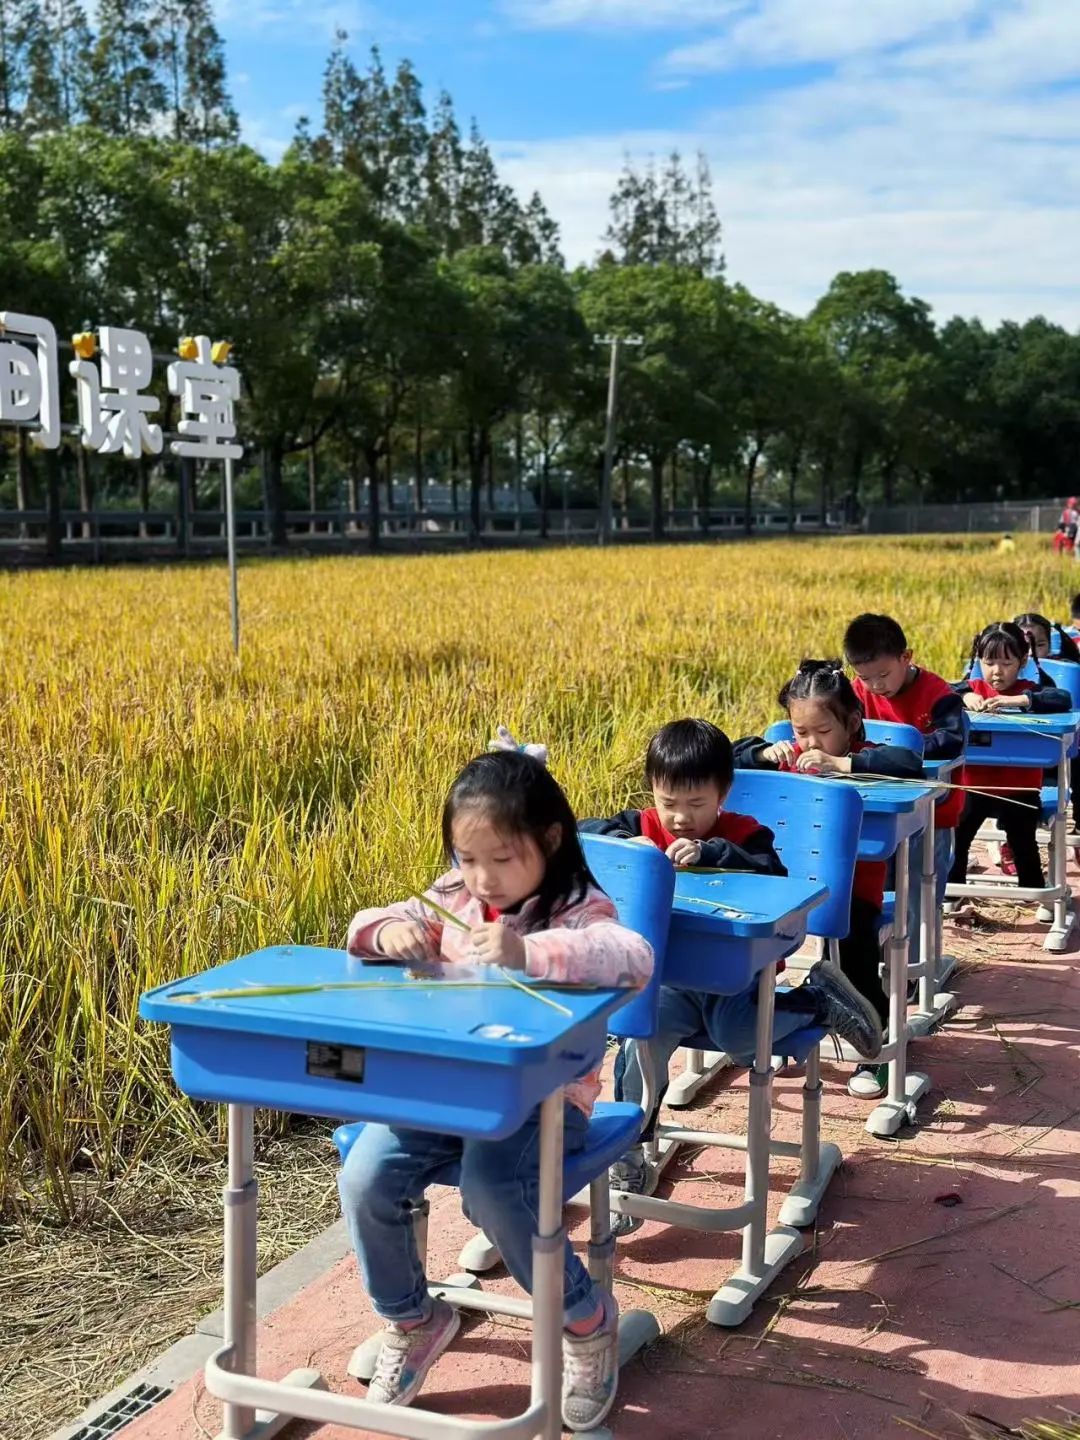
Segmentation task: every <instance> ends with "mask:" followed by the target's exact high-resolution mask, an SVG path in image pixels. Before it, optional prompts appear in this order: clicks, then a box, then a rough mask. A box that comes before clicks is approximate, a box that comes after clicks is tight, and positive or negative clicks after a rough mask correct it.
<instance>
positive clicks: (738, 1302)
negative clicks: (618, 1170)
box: [707, 965, 802, 1326]
mask: <svg viewBox="0 0 1080 1440" xmlns="http://www.w3.org/2000/svg"><path fill="white" fill-rule="evenodd" d="M775 994H776V966H775V965H767V966H766V967H765V969H764V970H762V972H761V974H760V975H759V977H758V1009H757V1036H756V1049H755V1055H754V1066H753V1069H752V1070H751V1071H750V1106H749V1114H748V1116H747V1125H746V1205H747V1207H748V1208H749V1210H750V1215H749V1219H748V1220H747V1224H746V1227H745V1229H744V1230H743V1254H742V1266H741V1267H740V1268H739V1269H738V1270H736V1272H735V1274H734V1275H732V1276H731V1277H730V1279H729V1280H728V1281H727V1282H726V1283H725V1284H724V1285H723V1286H721V1288H720V1289H719V1290H718V1291H717V1292H716V1294H715V1295H714V1296H713V1298H712V1300H711V1301H710V1302H709V1308H708V1312H707V1315H708V1319H709V1320H710V1321H711V1322H712V1324H714V1325H726V1326H730V1325H741V1324H742V1322H743V1321H744V1320H745V1319H746V1318H747V1316H748V1315H749V1314H750V1311H751V1310H752V1309H753V1306H754V1302H755V1301H756V1300H757V1298H758V1297H759V1296H760V1295H762V1294H763V1293H764V1292H765V1290H767V1289H768V1287H769V1286H770V1285H771V1284H772V1282H773V1280H774V1279H775V1278H776V1276H777V1275H778V1274H779V1272H780V1271H781V1270H782V1269H783V1268H784V1266H785V1265H787V1264H788V1263H789V1262H790V1261H791V1260H793V1259H794V1257H795V1256H796V1255H798V1254H799V1252H800V1251H801V1250H802V1236H801V1235H800V1234H799V1232H798V1230H794V1229H792V1228H791V1227H790V1226H786V1225H781V1226H778V1227H777V1229H775V1230H773V1231H771V1232H769V1233H766V1229H765V1225H766V1221H767V1218H768V1213H767V1207H768V1203H769V1140H770V1132H771V1129H772V1078H773V1070H772V1050H773V1002H774V999H775Z"/></svg>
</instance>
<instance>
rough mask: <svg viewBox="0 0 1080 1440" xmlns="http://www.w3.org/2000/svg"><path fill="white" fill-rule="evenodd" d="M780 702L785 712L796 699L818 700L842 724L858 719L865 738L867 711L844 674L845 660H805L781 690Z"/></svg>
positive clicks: (859, 732) (860, 732)
mask: <svg viewBox="0 0 1080 1440" xmlns="http://www.w3.org/2000/svg"><path fill="white" fill-rule="evenodd" d="M779 699H780V704H781V705H782V706H783V707H784V709H785V710H788V709H790V706H791V702H792V700H818V701H820V702H821V704H823V705H827V706H828V707H829V709H830V710H831V711H832V712H833V714H834V715H835V716H836V718H837V719H838V720H839V721H840V723H841V724H842V725H847V724H848V723H849V722H850V721H851V719H852V717H853V716H857V717H858V720H859V730H858V732H857V733H858V736H859V738H861V735H862V719H863V709H862V706H861V705H860V704H859V699H858V696H857V695H856V694H855V691H854V689H853V688H852V684H851V681H850V680H849V679H848V677H847V676H846V675H845V674H844V665H843V661H841V660H803V661H802V663H801V664H800V665H799V668H798V670H797V671H796V672H795V674H794V675H793V676H792V678H791V679H790V680H789V681H788V682H787V684H786V685H785V686H784V688H783V689H782V690H781V691H780V696H779Z"/></svg>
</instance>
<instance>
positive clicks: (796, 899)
mask: <svg viewBox="0 0 1080 1440" xmlns="http://www.w3.org/2000/svg"><path fill="white" fill-rule="evenodd" d="M828 893H829V892H828V888H827V886H825V885H819V884H817V883H816V882H815V881H813V880H796V879H792V878H791V877H790V876H784V875H741V874H724V875H695V874H693V873H692V872H690V871H687V870H677V871H676V872H675V899H674V902H673V904H672V923H673V924H675V923H676V922H677V924H678V927H679V929H681V930H692V929H707V930H708V931H709V932H710V933H711V934H713V935H716V936H718V937H722V938H724V939H729V940H742V939H746V940H753V939H757V938H758V937H760V936H770V935H775V934H776V933H777V932H778V931H781V930H788V929H790V928H791V926H792V924H793V923H794V922H797V921H798V920H800V919H801V918H802V917H803V916H804V915H806V914H807V913H808V912H809V911H811V910H812V909H813V908H814V906H815V905H817V904H818V903H819V902H820V901H821V900H824V898H825V896H826V895H827V894H828ZM669 943H670V942H669Z"/></svg>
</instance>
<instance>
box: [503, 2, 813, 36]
mask: <svg viewBox="0 0 1080 1440" xmlns="http://www.w3.org/2000/svg"><path fill="white" fill-rule="evenodd" d="M751 3H752V0H501V5H500V8H501V9H502V11H503V12H504V13H505V14H506V15H508V16H509V17H510V19H512V20H516V21H517V22H518V23H519V24H521V25H526V26H529V27H532V28H535V29H538V30H569V29H578V28H601V27H607V26H618V27H620V28H625V27H628V26H632V27H634V28H635V29H642V30H650V29H662V28H664V27H667V26H672V25H675V26H690V25H693V26H697V25H708V24H712V23H714V22H715V21H717V20H722V19H724V18H725V17H726V16H728V15H732V14H735V13H737V12H738V11H740V10H746V9H748V8H749V7H750V5H751ZM807 3H814V0H807Z"/></svg>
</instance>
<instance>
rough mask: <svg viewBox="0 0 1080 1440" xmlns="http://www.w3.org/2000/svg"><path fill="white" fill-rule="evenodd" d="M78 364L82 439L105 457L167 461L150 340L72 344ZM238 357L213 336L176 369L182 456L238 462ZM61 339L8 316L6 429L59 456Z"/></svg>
mask: <svg viewBox="0 0 1080 1440" xmlns="http://www.w3.org/2000/svg"><path fill="white" fill-rule="evenodd" d="M72 347H73V349H74V351H75V357H76V358H75V359H74V360H72V361H71V363H70V364H69V366H68V374H69V375H70V376H71V378H72V379H73V380H74V381H75V387H76V398H77V401H78V417H79V438H80V440H81V441H82V443H83V445H84V447H85V448H86V449H88V450H94V451H97V452H98V454H101V455H120V454H123V455H125V456H126V457H127V458H128V459H129V460H137V459H138V458H139V457H140V456H141V455H160V454H161V452H162V449H163V448H164V436H163V434H162V430H161V426H160V425H159V424H157V423H156V422H155V421H154V420H153V418H152V417H153V416H155V415H156V414H157V412H158V410H159V409H160V402H159V401H158V399H157V398H156V396H153V395H148V394H145V393H144V392H145V391H146V390H147V389H148V387H149V385H150V383H151V380H152V379H153V372H154V357H153V352H152V351H151V348H150V342H149V340H148V339H147V337H146V336H145V334H143V332H142V331H141V330H125V329H121V328H119V327H118V326H115V325H103V326H102V327H101V329H100V331H99V332H98V334H97V336H95V335H93V334H92V333H90V332H86V333H84V334H81V335H76V336H74V337H73V338H72ZM229 349H230V347H229V346H228V345H227V344H225V343H224V342H223V341H219V342H218V343H217V344H215V345H212V344H211V342H210V340H209V339H208V337H207V336H205V335H198V336H195V337H185V338H184V339H183V340H182V341H181V342H180V345H179V346H178V347H177V353H178V355H179V357H180V358H179V359H178V360H174V361H173V362H172V363H171V364H170V365H169V367H168V371H167V380H168V386H169V392H170V394H172V395H175V396H176V397H177V398H178V399H179V401H180V412H181V418H180V420H179V423H178V424H177V434H178V436H179V438H178V439H176V440H173V441H171V442H170V445H169V449H170V450H171V451H172V453H173V454H174V455H180V456H185V457H190V458H194V459H198V460H238V459H239V458H240V457H241V456H242V455H243V453H244V452H243V446H241V445H240V444H239V443H237V440H236V420H235V405H236V401H237V400H238V399H239V398H240V372H239V371H238V370H236V369H235V368H234V367H233V366H231V365H226V364H225V363H224V362H225V360H227V358H228V354H229ZM57 354H58V352H57V343H56V330H55V329H54V327H53V325H52V324H51V323H50V321H48V320H43V319H41V318H40V317H39V316H37V315H23V314H21V313H19V312H17V311H14V310H0V423H2V422H4V421H8V422H11V423H13V424H18V425H25V426H27V427H36V428H32V429H31V437H32V439H33V442H34V444H36V445H38V446H39V447H40V448H42V449H46V450H55V449H56V448H57V447H58V446H59V444H60V436H61V430H60V386H59V363H58V358H57Z"/></svg>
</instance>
